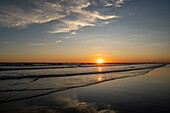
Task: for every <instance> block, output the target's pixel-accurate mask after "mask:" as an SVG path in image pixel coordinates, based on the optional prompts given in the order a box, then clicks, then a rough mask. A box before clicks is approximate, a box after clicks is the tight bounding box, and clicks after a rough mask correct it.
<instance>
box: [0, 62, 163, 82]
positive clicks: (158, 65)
mask: <svg viewBox="0 0 170 113" xmlns="http://www.w3.org/2000/svg"><path fill="white" fill-rule="evenodd" d="M165 65H166V64H154V65H153V64H152V65H144V66H142V67H141V66H135V67H129V66H128V67H125V68H123V69H122V68H119V69H116V70H115V69H114V67H113V68H111V69H109V70H107V69H106V70H104V71H99V70H98V71H96V70H95V71H93V70H92V71H88V70H87V69H86V70H85V72H82V71H81V72H75V71H74V72H73V73H71V72H70V73H58V74H37V75H36V74H33V75H23V74H21V75H18V76H14V75H12V76H9V75H5V76H2V75H1V76H0V80H9V79H24V78H48V77H66V76H80V75H89V74H105V73H113V72H124V71H133V70H142V69H152V68H158V67H162V66H165ZM89 70H90V69H89Z"/></svg>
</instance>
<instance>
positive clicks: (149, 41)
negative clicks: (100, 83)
mask: <svg viewBox="0 0 170 113" xmlns="http://www.w3.org/2000/svg"><path fill="white" fill-rule="evenodd" d="M169 6H170V1H169V0H0V62H90V63H91V62H95V61H96V60H97V59H98V58H102V59H103V60H104V62H113V63H114V62H115V63H119V62H170V21H169V20H170V13H169V11H170V7H169Z"/></svg>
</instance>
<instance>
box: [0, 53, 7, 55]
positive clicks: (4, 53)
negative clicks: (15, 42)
mask: <svg viewBox="0 0 170 113" xmlns="http://www.w3.org/2000/svg"><path fill="white" fill-rule="evenodd" d="M6 54H8V53H0V55H6Z"/></svg>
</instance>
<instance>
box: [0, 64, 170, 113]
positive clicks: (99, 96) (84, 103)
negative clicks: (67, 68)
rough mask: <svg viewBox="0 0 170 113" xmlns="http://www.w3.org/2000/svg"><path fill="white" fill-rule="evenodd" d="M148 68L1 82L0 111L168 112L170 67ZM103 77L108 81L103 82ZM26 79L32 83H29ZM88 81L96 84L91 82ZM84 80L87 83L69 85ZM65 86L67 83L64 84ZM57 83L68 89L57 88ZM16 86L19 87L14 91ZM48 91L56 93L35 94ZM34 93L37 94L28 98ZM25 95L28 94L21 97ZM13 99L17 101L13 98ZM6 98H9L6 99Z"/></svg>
mask: <svg viewBox="0 0 170 113" xmlns="http://www.w3.org/2000/svg"><path fill="white" fill-rule="evenodd" d="M98 68H100V67H98ZM99 70H100V69H99ZM151 70H153V68H152V69H142V70H134V71H128V72H116V73H105V74H92V75H81V76H72V78H69V77H61V78H60V79H58V78H55V77H52V78H43V79H40V80H35V81H36V82H35V81H31V80H30V81H29V82H28V81H27V80H26V81H24V80H25V79H19V80H15V82H8V83H9V84H8V85H9V86H8V87H6V86H5V85H4V89H3V88H2V87H1V95H0V96H1V102H5V103H1V107H2V108H3V109H1V112H10V111H16V112H19V111H20V112H66V113H68V112H80V113H81V112H85V113H88V112H90V113H92V112H106V111H107V112H119V113H144V112H146V113H152V112H154V113H155V112H158V113H162V112H164V113H169V107H170V106H169V105H170V96H169V95H170V90H169V89H170V82H169V81H170V68H169V66H165V67H162V68H159V69H154V70H153V71H151ZM148 72H149V73H148ZM139 75H141V76H139ZM75 77H76V78H75ZM115 78H117V79H115ZM118 78H119V79H118ZM21 80H22V81H21ZM63 80H65V81H63ZM105 80H106V81H107V80H110V81H107V82H103V81H105ZM5 81H8V80H5ZM9 81H10V80H9ZM12 81H13V80H12ZM18 81H20V82H18ZM1 82H2V81H1ZM3 82H4V81H3ZM27 82H28V84H29V85H28V84H27ZM100 82H102V83H100ZM30 83H33V84H31V85H30ZM61 83H62V84H61ZM91 83H92V84H93V83H100V84H95V85H92V84H91ZM13 84H20V85H19V86H20V87H19V88H18V86H17V87H14V85H13ZM84 84H85V85H87V84H89V86H86V87H81V88H74V89H70V88H73V87H78V86H83V85H84ZM10 85H11V86H10ZM25 86H27V88H25ZM66 86H67V87H68V86H69V87H68V88H66ZM57 87H59V89H61V87H62V88H63V89H65V88H66V89H69V90H64V91H60V92H58V91H59V89H57ZM10 88H13V89H10ZM24 88H25V89H24ZM48 88H49V89H48ZM50 88H52V89H50ZM16 89H17V90H22V91H15V90H16ZM5 90H6V91H5ZM7 90H8V91H7ZM32 90H33V91H32ZM49 92H50V93H52V92H56V93H52V94H50V95H45V96H39V94H47V93H49ZM3 93H4V94H3ZM11 94H12V95H11ZM35 94H36V95H38V96H39V97H36V98H32V97H34V95H35ZM4 96H5V97H6V98H4ZM25 97H26V98H27V97H31V98H29V99H25ZM17 99H18V100H20V101H15V100H17ZM22 99H24V100H22ZM8 100H9V101H13V102H7V101H8ZM6 102H7V103H6Z"/></svg>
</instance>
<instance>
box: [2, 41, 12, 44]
mask: <svg viewBox="0 0 170 113" xmlns="http://www.w3.org/2000/svg"><path fill="white" fill-rule="evenodd" d="M0 43H2V44H9V43H10V42H3V41H0Z"/></svg>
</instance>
